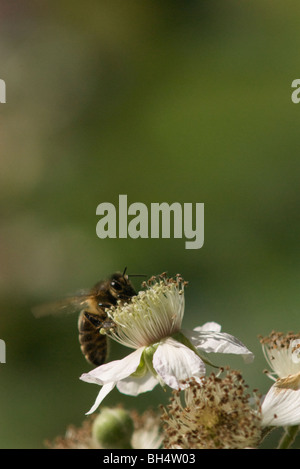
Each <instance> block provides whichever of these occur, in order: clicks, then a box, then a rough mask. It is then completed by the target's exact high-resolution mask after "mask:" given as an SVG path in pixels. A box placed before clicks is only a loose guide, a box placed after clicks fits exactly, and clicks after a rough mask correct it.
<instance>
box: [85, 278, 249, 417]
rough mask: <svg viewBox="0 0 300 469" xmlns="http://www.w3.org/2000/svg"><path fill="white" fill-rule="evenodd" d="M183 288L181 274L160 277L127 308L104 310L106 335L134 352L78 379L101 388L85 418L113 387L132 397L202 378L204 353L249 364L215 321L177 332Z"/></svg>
mask: <svg viewBox="0 0 300 469" xmlns="http://www.w3.org/2000/svg"><path fill="white" fill-rule="evenodd" d="M184 285H185V282H183V280H182V279H181V278H180V277H179V276H177V277H176V279H175V280H174V279H168V278H166V276H164V275H162V276H160V277H159V279H156V278H152V279H150V281H149V282H148V289H147V290H146V291H141V292H139V294H138V295H137V296H136V297H133V299H132V301H131V302H130V303H129V304H127V305H125V306H117V307H115V308H112V309H111V310H110V311H108V315H109V317H110V318H111V319H112V321H113V322H114V324H115V326H114V328H113V329H112V330H111V331H110V332H109V333H108V335H109V336H110V337H111V338H113V339H114V340H116V341H118V342H119V343H121V344H123V345H125V346H127V347H129V348H132V349H134V352H132V353H131V354H129V355H128V356H126V357H125V358H123V359H122V360H115V361H112V362H110V363H106V364H104V365H101V366H99V367H97V368H95V369H94V370H92V371H91V372H89V373H84V374H83V375H82V376H81V377H80V379H82V380H83V381H86V382H88V383H96V384H99V385H101V386H103V387H102V388H101V390H100V392H99V394H98V396H97V399H96V401H95V403H94V405H93V406H92V408H91V409H90V411H89V412H88V414H89V413H92V412H94V411H95V410H96V408H97V407H98V406H99V404H100V403H101V402H102V400H103V399H104V398H105V396H106V395H107V394H108V393H109V392H110V391H111V390H112V389H113V388H114V387H115V386H116V387H117V389H118V390H119V391H120V392H121V393H123V394H128V395H131V396H136V395H138V394H140V393H142V392H146V391H151V390H152V389H153V388H154V387H155V386H156V385H157V384H158V383H160V384H161V385H168V386H169V387H171V388H173V389H179V388H180V387H181V388H182V381H183V380H188V379H189V378H191V377H194V378H196V379H200V378H201V376H204V375H205V371H206V368H205V363H204V361H203V360H205V359H204V358H203V357H202V356H201V352H202V351H204V352H208V353H209V352H218V353H219V352H220V353H233V354H240V355H242V356H243V358H244V359H245V360H246V361H252V360H253V354H252V353H251V352H250V351H249V350H248V349H247V348H246V347H245V346H244V345H243V344H242V343H241V342H240V341H239V340H238V339H236V338H235V337H233V336H231V335H230V334H226V333H222V332H220V330H221V326H219V325H218V324H216V323H214V322H211V323H206V324H205V325H204V326H202V327H197V328H196V329H194V330H193V331H181V323H182V319H183V314H184ZM106 332H107V331H106ZM186 386H187V385H186Z"/></svg>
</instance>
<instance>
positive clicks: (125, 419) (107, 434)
mask: <svg viewBox="0 0 300 469" xmlns="http://www.w3.org/2000/svg"><path fill="white" fill-rule="evenodd" d="M133 431H134V423H133V420H132V418H131V417H130V415H129V413H128V412H127V411H126V410H124V409H119V408H115V409H110V408H108V407H104V408H103V409H102V410H101V412H100V413H99V415H98V416H97V417H96V419H95V421H94V423H93V428H92V435H93V438H94V440H95V441H96V442H97V443H98V444H99V445H100V446H101V448H103V449H131V438H132V434H133Z"/></svg>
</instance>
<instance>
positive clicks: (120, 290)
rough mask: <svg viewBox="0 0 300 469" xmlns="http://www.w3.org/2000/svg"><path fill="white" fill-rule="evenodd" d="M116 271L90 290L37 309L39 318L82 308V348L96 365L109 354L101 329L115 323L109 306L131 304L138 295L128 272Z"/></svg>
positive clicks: (79, 323)
mask: <svg viewBox="0 0 300 469" xmlns="http://www.w3.org/2000/svg"><path fill="white" fill-rule="evenodd" d="M126 270H127V269H125V270H124V272H123V273H121V272H116V273H114V274H113V275H112V276H111V277H110V278H109V279H107V280H104V281H100V282H98V283H96V285H94V287H93V288H92V289H91V290H89V291H88V292H85V291H83V292H81V293H80V294H78V295H75V296H72V297H69V298H66V299H64V300H62V301H58V302H55V303H51V304H46V305H43V306H39V307H37V308H34V309H33V313H34V315H35V316H37V317H41V316H45V315H48V314H59V313H63V312H74V311H77V312H78V311H79V312H80V314H79V318H78V331H79V343H80V348H81V351H82V353H83V355H84V356H85V358H86V360H87V361H88V362H90V363H91V364H92V365H96V366H100V365H102V364H103V363H104V362H105V360H106V357H107V352H108V339H107V337H106V335H105V334H100V329H102V328H103V329H110V328H112V327H113V326H114V323H113V321H112V320H111V319H109V318H108V316H107V313H106V311H107V309H109V308H110V307H111V306H114V305H116V304H117V302H119V304H124V303H129V302H130V300H131V298H132V297H133V296H135V295H136V292H135V290H134V288H133V285H132V283H131V282H130V280H129V277H128V275H126Z"/></svg>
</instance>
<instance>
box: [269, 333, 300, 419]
mask: <svg viewBox="0 0 300 469" xmlns="http://www.w3.org/2000/svg"><path fill="white" fill-rule="evenodd" d="M299 339H300V336H299V334H294V333H289V334H286V335H285V334H283V333H279V332H272V333H271V334H270V335H269V336H268V337H265V338H262V339H261V343H262V346H263V351H264V354H265V357H266V360H267V362H268V364H269V365H270V367H271V368H272V370H273V371H272V372H270V373H267V374H268V376H269V377H270V378H271V379H273V380H274V381H275V383H274V384H273V386H271V388H270V389H269V391H268V393H267V394H266V396H265V397H264V400H263V403H262V407H261V411H262V415H263V419H262V425H263V426H290V425H299V424H300V359H299V348H300V347H299V343H300V340H299Z"/></svg>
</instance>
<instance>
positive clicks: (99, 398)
mask: <svg viewBox="0 0 300 469" xmlns="http://www.w3.org/2000/svg"><path fill="white" fill-rule="evenodd" d="M114 387H115V383H109V384H105V385H104V386H103V387H102V388H101V390H100V392H99V394H98V396H97V398H96V400H95V404H94V405H93V406H92V407H91V408H90V410H89V411H88V412H87V413H86V415H89V414H92V413H93V412H95V410H96V409H97V407H99V405H100V404H101V402H102V401H103V399H104V398H105V397H106V396H107V394H109V393H110V391H112V389H113V388H114Z"/></svg>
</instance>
